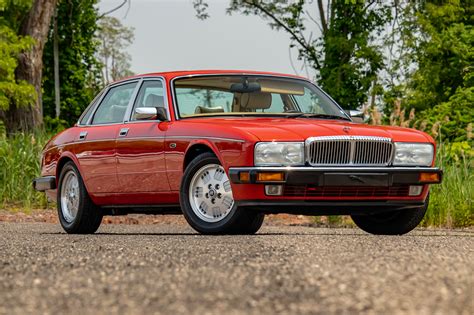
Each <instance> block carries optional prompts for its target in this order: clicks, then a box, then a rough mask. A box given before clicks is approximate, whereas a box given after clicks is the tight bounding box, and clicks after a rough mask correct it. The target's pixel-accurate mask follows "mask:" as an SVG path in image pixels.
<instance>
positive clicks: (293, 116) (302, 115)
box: [286, 113, 350, 121]
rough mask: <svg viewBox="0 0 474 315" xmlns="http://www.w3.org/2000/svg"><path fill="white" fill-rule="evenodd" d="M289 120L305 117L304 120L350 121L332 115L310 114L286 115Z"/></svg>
mask: <svg viewBox="0 0 474 315" xmlns="http://www.w3.org/2000/svg"><path fill="white" fill-rule="evenodd" d="M286 117H287V118H298V117H303V118H322V119H340V120H347V121H350V119H348V118H346V117H342V116H338V115H330V114H309V113H294V114H290V115H286Z"/></svg>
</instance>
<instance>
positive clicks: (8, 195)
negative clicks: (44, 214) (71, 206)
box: [0, 132, 50, 208]
mask: <svg viewBox="0 0 474 315" xmlns="http://www.w3.org/2000/svg"><path fill="white" fill-rule="evenodd" d="M49 137H50V135H49V134H44V133H37V134H23V133H20V134H15V135H13V136H10V137H7V136H6V134H5V133H4V132H2V133H1V134H0V183H2V184H1V185H0V207H9V208H12V207H19V208H24V207H26V208H30V207H45V206H46V197H45V195H44V194H43V193H39V192H36V191H35V190H34V189H33V187H32V185H31V180H32V179H33V178H35V177H37V176H38V174H39V168H40V153H41V150H42V148H43V145H44V144H45V143H46V141H47V140H48V139H49Z"/></svg>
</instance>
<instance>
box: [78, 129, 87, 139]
mask: <svg viewBox="0 0 474 315" xmlns="http://www.w3.org/2000/svg"><path fill="white" fill-rule="evenodd" d="M86 137H87V131H83V132H81V133H80V134H79V140H84V139H85V138H86Z"/></svg>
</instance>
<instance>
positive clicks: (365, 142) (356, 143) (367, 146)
mask: <svg viewBox="0 0 474 315" xmlns="http://www.w3.org/2000/svg"><path fill="white" fill-rule="evenodd" d="M305 147H306V160H307V162H308V163H309V164H310V165H312V166H321V165H336V166H337V165H359V166H372V165H373V166H385V165H388V164H389V163H390V161H391V160H392V151H393V144H392V140H391V139H390V138H384V137H366V136H328V137H312V138H308V139H307V140H306V143H305Z"/></svg>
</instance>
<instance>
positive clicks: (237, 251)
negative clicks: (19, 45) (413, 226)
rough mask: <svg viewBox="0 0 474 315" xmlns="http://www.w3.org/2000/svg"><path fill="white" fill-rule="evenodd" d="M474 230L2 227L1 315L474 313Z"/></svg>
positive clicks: (47, 225) (121, 226)
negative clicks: (205, 231) (82, 231)
mask: <svg viewBox="0 0 474 315" xmlns="http://www.w3.org/2000/svg"><path fill="white" fill-rule="evenodd" d="M473 287H474V233H473V231H472V230H467V231H460V230H452V231H448V230H415V231H414V232H412V233H410V234H408V235H405V236H372V235H369V234H366V233H364V232H362V231H360V230H357V229H323V228H311V227H298V226H265V227H263V228H262V230H261V231H260V232H259V234H257V235H255V236H202V235H198V234H195V232H194V231H193V230H191V229H190V228H189V227H187V226H185V225H178V224H158V225H104V226H102V227H101V228H100V230H99V232H98V233H97V234H95V235H67V234H65V233H63V231H62V230H61V228H60V227H59V226H58V225H55V224H46V223H0V314H355V313H363V314H466V315H467V314H469V315H471V314H474V304H473V301H474V290H473Z"/></svg>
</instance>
